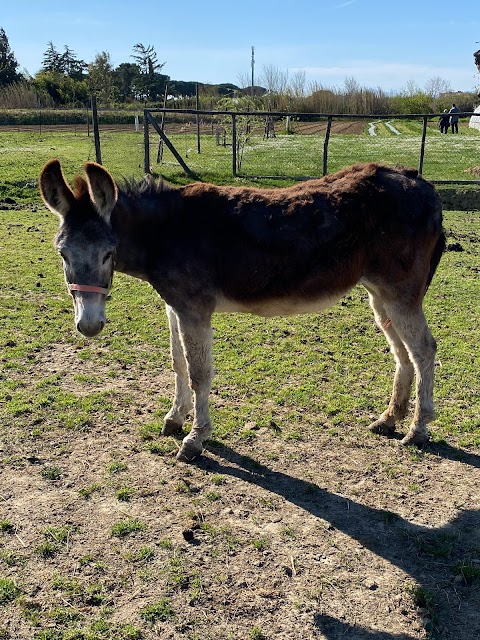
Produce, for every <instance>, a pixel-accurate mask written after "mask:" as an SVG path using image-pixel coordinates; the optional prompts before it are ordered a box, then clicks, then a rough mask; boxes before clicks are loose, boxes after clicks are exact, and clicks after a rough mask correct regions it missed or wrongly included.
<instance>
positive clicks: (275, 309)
mask: <svg viewBox="0 0 480 640" xmlns="http://www.w3.org/2000/svg"><path fill="white" fill-rule="evenodd" d="M346 293H348V290H347V291H341V292H339V293H335V294H330V295H328V296H322V297H320V298H314V299H308V300H305V299H300V298H291V297H290V298H270V299H268V300H252V301H245V300H232V299H230V298H225V297H223V296H221V297H219V298H218V299H217V305H216V307H215V311H216V312H218V313H252V314H253V315H256V316H264V317H271V316H293V315H296V314H300V313H317V312H319V311H324V310H325V309H328V307H331V306H332V305H334V304H335V303H336V302H338V301H339V300H340V299H341V298H343V296H344V295H345V294H346Z"/></svg>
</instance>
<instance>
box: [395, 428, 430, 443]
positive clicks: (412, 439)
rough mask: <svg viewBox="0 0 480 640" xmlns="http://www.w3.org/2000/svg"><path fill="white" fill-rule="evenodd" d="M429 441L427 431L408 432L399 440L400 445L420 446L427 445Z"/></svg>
mask: <svg viewBox="0 0 480 640" xmlns="http://www.w3.org/2000/svg"><path fill="white" fill-rule="evenodd" d="M429 440H430V436H429V435H428V431H409V432H408V433H407V435H406V436H405V437H404V438H402V439H401V440H400V443H401V444H403V445H408V444H416V445H421V444H425V443H427V442H428V441H429Z"/></svg>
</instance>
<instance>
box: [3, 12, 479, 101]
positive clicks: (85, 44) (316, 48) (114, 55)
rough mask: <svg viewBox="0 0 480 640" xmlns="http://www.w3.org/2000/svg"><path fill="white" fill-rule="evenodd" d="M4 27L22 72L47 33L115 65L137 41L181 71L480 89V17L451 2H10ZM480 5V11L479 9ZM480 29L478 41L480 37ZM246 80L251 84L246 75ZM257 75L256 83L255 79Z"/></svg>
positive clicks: (60, 44) (199, 77) (36, 66)
mask: <svg viewBox="0 0 480 640" xmlns="http://www.w3.org/2000/svg"><path fill="white" fill-rule="evenodd" d="M2 5H3V6H2V9H1V12H0V27H2V28H3V29H4V30H5V33H6V35H7V38H8V40H9V43H10V48H11V50H12V51H13V53H14V55H15V58H16V59H17V61H18V63H19V65H20V70H27V71H28V72H29V73H30V74H32V75H34V74H35V73H37V72H38V71H39V70H40V68H41V66H42V60H43V54H44V53H45V51H46V49H47V47H48V43H49V42H50V41H51V42H53V44H54V46H55V48H56V49H57V50H58V51H60V52H62V51H63V50H64V46H65V45H68V47H69V48H70V49H72V50H73V51H74V53H75V54H76V56H77V57H78V58H79V59H82V60H85V61H86V62H87V63H88V62H93V60H94V58H95V56H96V55H97V54H98V53H101V52H102V51H106V52H108V53H109V54H110V58H111V62H112V64H113V66H114V67H115V66H118V65H119V64H121V63H122V62H134V60H133V58H132V57H131V55H132V53H133V47H134V45H135V44H137V43H139V42H140V43H142V44H144V45H145V46H147V45H152V46H153V47H154V48H155V51H156V53H157V57H158V60H159V62H166V64H165V66H164V67H163V70H162V73H164V74H167V75H169V76H170V78H171V79H172V80H185V81H195V82H202V83H211V84H220V83H227V82H228V83H233V84H237V85H240V86H245V85H246V84H248V83H249V81H250V78H251V70H252V67H251V48H252V46H253V47H255V62H254V68H253V69H254V81H255V84H262V74H264V72H265V70H266V69H268V68H274V69H277V70H279V71H282V72H283V73H288V75H289V77H290V78H292V77H293V76H294V74H296V73H297V72H298V71H302V72H303V73H304V74H305V75H304V77H305V83H306V88H308V87H311V86H312V83H316V84H317V85H321V86H323V87H326V88H338V89H341V88H342V87H344V86H345V81H346V80H349V79H354V80H355V81H356V82H357V83H358V84H359V85H360V86H362V87H366V88H371V89H382V90H383V91H385V92H387V93H396V92H399V91H401V90H402V89H405V88H407V87H409V86H410V87H411V86H412V85H415V86H418V87H419V88H421V89H424V88H425V87H426V86H427V84H428V82H429V81H431V80H432V79H434V78H441V79H442V80H444V81H445V82H447V83H448V84H449V85H450V88H451V89H452V90H453V91H477V90H478V88H479V87H480V74H479V73H478V71H477V69H476V67H475V65H474V62H473V53H474V51H476V50H477V49H480V18H479V19H476V18H474V17H471V9H469V8H468V6H467V5H465V6H464V5H462V6H461V7H460V9H461V10H460V9H459V8H458V7H457V6H456V5H455V3H452V2H451V0H437V1H435V2H433V1H432V0H416V1H413V0H403V2H401V3H397V2H385V0H382V1H380V0H294V1H290V2H282V1H281V0H280V1H279V0H277V1H276V2H269V1H268V0H243V2H241V3H238V2H237V3H232V2H228V3H227V2H220V1H219V0H209V2H203V3H202V2H192V0H181V1H177V2H175V0H168V1H167V2H158V1H157V2H151V1H150V0H143V1H142V2H132V1H129V2H127V1H125V0H116V1H113V0H105V1H101V0H93V1H92V0H82V2H68V0H64V1H63V2H57V1H55V0H50V1H49V2H48V3H45V2H39V1H38V0H33V1H31V0H22V2H19V4H18V5H17V4H16V2H2ZM475 14H476V11H475V10H474V15H475ZM477 38H478V40H477ZM242 80H243V85H242ZM245 80H247V81H245Z"/></svg>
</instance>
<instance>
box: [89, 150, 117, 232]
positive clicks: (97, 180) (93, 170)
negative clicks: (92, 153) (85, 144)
mask: <svg viewBox="0 0 480 640" xmlns="http://www.w3.org/2000/svg"><path fill="white" fill-rule="evenodd" d="M85 173H86V174H87V184H88V192H89V194H90V198H91V200H92V202H93V204H94V205H95V208H96V210H97V212H98V214H99V215H100V216H101V217H102V218H103V219H104V220H105V221H106V222H110V214H111V213H112V211H113V208H114V206H115V204H116V202H117V198H118V191H117V185H116V184H115V181H114V179H113V178H112V176H111V175H110V174H109V172H108V171H107V170H106V169H104V168H103V167H102V165H100V164H97V163H96V162H87V163H86V165H85Z"/></svg>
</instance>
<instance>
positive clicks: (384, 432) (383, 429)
mask: <svg viewBox="0 0 480 640" xmlns="http://www.w3.org/2000/svg"><path fill="white" fill-rule="evenodd" d="M368 428H369V430H370V431H371V432H372V433H378V434H379V435H381V436H390V435H392V433H394V432H395V423H393V424H389V423H388V422H385V420H383V419H382V418H379V419H378V420H375V422H372V424H371V425H370V426H369V427H368Z"/></svg>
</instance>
